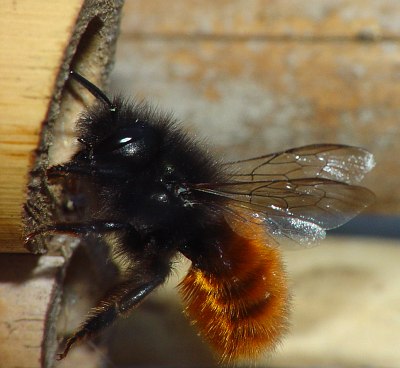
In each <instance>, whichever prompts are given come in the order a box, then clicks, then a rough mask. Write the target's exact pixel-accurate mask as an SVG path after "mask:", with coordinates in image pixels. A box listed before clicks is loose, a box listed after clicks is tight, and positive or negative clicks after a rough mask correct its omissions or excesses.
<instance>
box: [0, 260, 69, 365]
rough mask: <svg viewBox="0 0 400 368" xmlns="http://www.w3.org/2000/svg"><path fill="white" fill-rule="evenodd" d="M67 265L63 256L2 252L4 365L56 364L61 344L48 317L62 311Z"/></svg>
mask: <svg viewBox="0 0 400 368" xmlns="http://www.w3.org/2000/svg"><path fill="white" fill-rule="evenodd" d="M65 266H66V262H65V260H64V258H63V257H61V256H54V257H53V256H42V257H37V256H34V255H29V254H3V255H1V257H0V270H1V271H0V362H1V363H0V366H1V367H7V368H17V367H18V368H28V367H29V368H33V367H38V368H39V367H44V368H47V367H51V366H52V361H54V356H55V350H56V348H57V343H56V339H55V336H54V333H55V331H54V326H55V324H53V327H51V326H49V321H48V318H49V316H53V318H54V314H57V312H59V311H58V310H57V309H58V308H59V307H60V298H61V290H62V285H61V281H62V279H63V274H64V272H65ZM53 322H54V321H53ZM50 330H52V331H50Z"/></svg>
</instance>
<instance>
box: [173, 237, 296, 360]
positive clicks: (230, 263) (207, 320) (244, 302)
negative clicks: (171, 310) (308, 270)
mask: <svg viewBox="0 0 400 368" xmlns="http://www.w3.org/2000/svg"><path fill="white" fill-rule="evenodd" d="M223 249H224V252H223V254H222V257H221V258H222V260H221V268H220V272H218V271H217V272H206V271H202V270H200V269H198V268H196V267H194V266H192V268H191V269H190V270H189V272H188V274H187V275H186V277H185V278H184V280H183V281H182V283H181V284H180V291H181V293H182V296H183V300H184V302H185V303H186V308H185V312H186V313H187V315H188V316H189V318H190V319H192V320H193V323H194V324H195V325H196V326H197V327H198V329H199V331H200V334H201V335H202V336H203V337H204V339H205V340H206V341H208V342H209V343H210V344H211V346H212V347H214V349H215V350H216V351H217V352H218V353H219V354H220V355H221V360H222V361H223V362H229V361H233V360H239V359H249V358H256V357H257V356H259V355H261V354H262V353H263V352H264V351H268V350H273V349H274V348H275V347H276V345H277V343H278V342H279V340H280V337H281V336H282V335H283V334H284V332H285V331H286V329H287V325H288V323H287V317H288V299H289V296H288V290H287V282H286V276H285V272H284V269H283V265H282V262H281V259H280V253H279V251H278V249H277V248H274V247H270V246H268V245H267V244H265V241H263V240H261V238H260V239H246V238H244V237H241V236H239V235H238V234H236V233H232V236H230V237H229V244H226V246H225V244H224V247H223Z"/></svg>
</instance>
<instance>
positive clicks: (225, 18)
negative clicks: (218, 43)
mask: <svg viewBox="0 0 400 368" xmlns="http://www.w3.org/2000/svg"><path fill="white" fill-rule="evenodd" d="M124 12H125V14H127V15H126V17H125V20H124V24H123V27H122V31H123V33H126V34H136V35H142V36H143V35H153V36H155V35H157V36H160V37H171V36H177V35H180V36H181V37H191V36H194V35H197V36H204V35H207V36H209V37H211V38H218V37H221V36H233V37H237V36H241V37H248V38H254V37H277V38H285V37H291V38H306V39H308V38H311V39H312V38H318V39H321V38H360V39H376V38H378V39H379V38H394V37H396V38H397V37H399V35H400V24H399V13H400V3H399V2H398V1H397V0H378V1H367V2H366V1H364V0H341V1H332V0H312V1H302V0H279V1H271V0H235V1H230V0H220V1H212V0H206V1H197V0H188V1H186V0H176V1H163V0H153V1H146V0H136V1H127V2H126V6H125V9H124Z"/></svg>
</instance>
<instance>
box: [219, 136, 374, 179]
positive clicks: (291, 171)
mask: <svg viewBox="0 0 400 368" xmlns="http://www.w3.org/2000/svg"><path fill="white" fill-rule="evenodd" d="M374 166H375V161H374V157H373V155H372V154H371V153H370V152H368V151H366V150H364V149H362V148H358V147H351V146H344V145H337V144H318V145H310V146H304V147H299V148H293V149H290V150H287V151H282V152H278V153H273V154H270V155H266V156H260V157H255V158H250V159H247V160H242V161H235V162H229V163H226V164H225V169H226V170H227V173H228V174H229V175H231V179H232V181H263V180H268V181H272V180H290V179H300V178H323V179H330V180H335V181H340V182H343V183H347V184H357V183H359V182H360V181H361V180H362V179H363V178H364V176H365V174H366V173H368V172H369V171H371V170H372V168H373V167H374Z"/></svg>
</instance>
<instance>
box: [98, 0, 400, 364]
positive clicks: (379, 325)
mask: <svg viewBox="0 0 400 368" xmlns="http://www.w3.org/2000/svg"><path fill="white" fill-rule="evenodd" d="M399 40H400V2H399V1H398V0H337V1H331V0H309V1H301V0H235V1H225V0H220V1H208V0H204V1H197V0H175V1H170V0H151V1H148V0H135V1H129V0H128V1H126V4H125V7H124V15H123V21H122V30H121V35H120V38H119V41H118V46H117V47H118V48H117V55H116V63H115V69H114V72H113V75H112V84H111V91H115V92H123V93H126V94H128V95H133V96H136V97H137V98H139V99H142V98H145V99H146V100H148V101H150V102H152V103H154V104H155V105H156V106H157V107H159V108H160V109H163V110H166V111H168V112H171V111H172V112H174V114H175V116H176V117H177V119H178V120H180V121H182V122H183V126H184V127H185V128H186V129H187V130H188V131H189V132H191V133H192V134H195V135H198V136H199V137H200V138H201V139H203V140H204V141H205V142H206V143H207V144H208V145H209V146H210V150H211V151H212V152H215V154H216V155H218V156H220V157H222V158H224V159H241V158H246V157H252V156H257V155H261V154H265V153H270V152H274V151H280V150H283V149H287V148H291V147H296V146H300V145H304V144H312V143H341V144H350V145H355V146H360V147H364V148H366V149H368V150H369V151H370V152H372V153H373V154H374V155H375V158H376V162H377V165H376V167H375V169H374V170H373V172H372V173H370V174H369V175H368V176H367V178H366V180H365V181H364V182H363V185H365V186H367V187H368V188H370V189H371V190H373V191H374V192H375V193H376V196H377V201H376V204H375V205H374V206H373V207H371V208H369V209H368V212H367V213H366V214H364V215H363V216H360V217H359V218H357V219H356V220H354V221H352V222H350V223H349V224H348V225H346V226H344V227H343V228H341V229H338V230H337V231H336V232H334V233H336V234H335V236H329V237H328V240H327V241H325V242H324V244H322V245H321V246H319V247H317V248H314V249H310V250H303V251H296V252H285V253H284V258H285V262H286V264H287V271H288V275H289V278H290V284H291V290H292V294H293V302H292V304H293V306H292V308H293V313H292V327H291V332H290V333H289V335H288V336H287V337H286V338H285V339H284V340H283V341H282V345H281V346H280V347H279V349H278V350H277V352H276V353H274V354H273V355H272V356H267V357H266V359H265V360H264V361H262V362H260V363H259V364H261V366H266V365H268V366H271V367H400V349H399V343H400V286H399V282H398V280H399V279H400V271H399V270H400V268H399V267H398V261H399V260H400V246H399V245H400V244H399V235H400V219H399V209H400V175H399V173H400V163H399V161H400V124H399V118H400V43H399ZM186 267H187V265H186ZM181 272H184V271H181ZM178 281H179V277H176V276H174V277H172V278H171V281H170V283H169V284H168V285H167V286H166V287H163V288H162V290H160V291H158V292H157V293H156V295H155V296H153V297H151V298H150V299H149V300H148V301H147V302H146V303H144V304H143V305H142V306H141V307H140V308H139V309H138V310H137V311H136V312H135V313H133V315H132V318H130V319H129V320H127V321H122V322H121V323H118V324H117V325H116V326H115V327H114V328H113V329H111V330H110V331H109V335H108V336H109V337H108V339H109V342H110V344H111V351H110V357H109V358H107V360H105V363H104V364H105V365H107V366H110V367H136V366H140V367H150V366H152V367H155V366H157V367H158V366H160V367H172V366H173V367H177V366H179V367H188V366H192V367H199V366H204V367H205V366H213V365H215V359H214V358H213V356H212V353H211V352H210V351H209V349H208V347H207V346H206V345H205V344H204V343H203V342H202V341H201V339H200V338H198V337H197V336H196V332H195V331H194V330H193V329H192V328H191V327H190V326H189V322H188V321H187V320H185V318H184V316H183V315H182V313H181V309H182V307H181V305H180V301H179V298H178V296H177V292H176V289H175V285H176V284H177V283H178Z"/></svg>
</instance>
